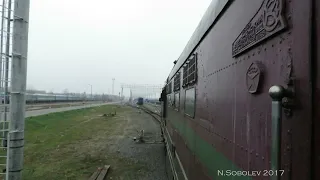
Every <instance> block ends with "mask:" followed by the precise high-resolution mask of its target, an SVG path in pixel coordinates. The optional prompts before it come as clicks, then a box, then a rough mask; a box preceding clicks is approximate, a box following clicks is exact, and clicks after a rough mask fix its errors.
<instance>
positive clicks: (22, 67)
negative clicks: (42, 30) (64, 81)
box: [6, 0, 30, 180]
mask: <svg viewBox="0 0 320 180" xmlns="http://www.w3.org/2000/svg"><path fill="white" fill-rule="evenodd" d="M9 3H10V4H11V0H10V1H9ZM29 5H30V1H29V0H15V1H14V8H13V9H14V14H13V18H12V19H8V21H11V20H12V21H13V32H12V34H14V36H15V38H12V49H14V51H13V53H12V55H11V57H12V60H11V77H12V79H11V93H10V95H11V98H10V118H11V121H10V125H9V132H8V141H9V142H8V151H7V167H6V180H11V179H13V180H20V179H22V169H23V149H24V148H23V147H24V144H25V142H24V129H25V124H24V123H25V92H26V84H27V78H26V77H27V57H28V28H29ZM8 11H9V12H10V13H11V12H12V9H10V8H9V10H8ZM8 36H9V34H8ZM7 43H8V44H9V42H7ZM8 70H9V69H8Z"/></svg>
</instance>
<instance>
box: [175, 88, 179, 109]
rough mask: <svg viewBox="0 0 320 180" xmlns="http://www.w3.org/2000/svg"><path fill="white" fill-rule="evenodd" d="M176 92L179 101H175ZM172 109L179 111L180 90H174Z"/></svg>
mask: <svg viewBox="0 0 320 180" xmlns="http://www.w3.org/2000/svg"><path fill="white" fill-rule="evenodd" d="M177 94H178V97H179V102H177V100H176V95H177ZM177 103H178V107H177ZM174 110H176V111H180V92H179V91H178V92H175V93H174Z"/></svg>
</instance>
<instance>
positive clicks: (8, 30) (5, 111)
mask: <svg viewBox="0 0 320 180" xmlns="http://www.w3.org/2000/svg"><path fill="white" fill-rule="evenodd" d="M10 19H11V0H9V1H8V17H7V39H6V52H5V58H6V61H5V62H4V63H5V68H4V71H5V74H4V78H5V80H4V104H5V105H6V104H9V94H8V82H9V53H10V32H11V31H10V27H11V23H10ZM7 111H8V107H7V106H5V107H4V121H5V122H6V121H7ZM3 145H4V146H5V147H6V146H7V133H6V132H5V133H4V142H3Z"/></svg>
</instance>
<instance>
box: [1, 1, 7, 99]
mask: <svg viewBox="0 0 320 180" xmlns="http://www.w3.org/2000/svg"><path fill="white" fill-rule="evenodd" d="M5 4H6V0H3V1H2V13H1V15H2V17H1V18H2V19H1V42H0V46H1V47H0V48H1V50H0V53H1V55H0V56H1V60H0V90H1V92H2V57H3V33H4V30H3V26H4V19H5V18H4V15H5V14H4V10H5V8H4V7H5ZM1 96H2V94H1Z"/></svg>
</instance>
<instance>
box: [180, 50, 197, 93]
mask: <svg viewBox="0 0 320 180" xmlns="http://www.w3.org/2000/svg"><path fill="white" fill-rule="evenodd" d="M196 79H197V54H194V55H192V56H191V57H190V58H189V60H188V61H187V62H186V64H185V65H184V66H183V83H182V86H183V87H186V86H188V85H192V84H194V83H195V82H196Z"/></svg>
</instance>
